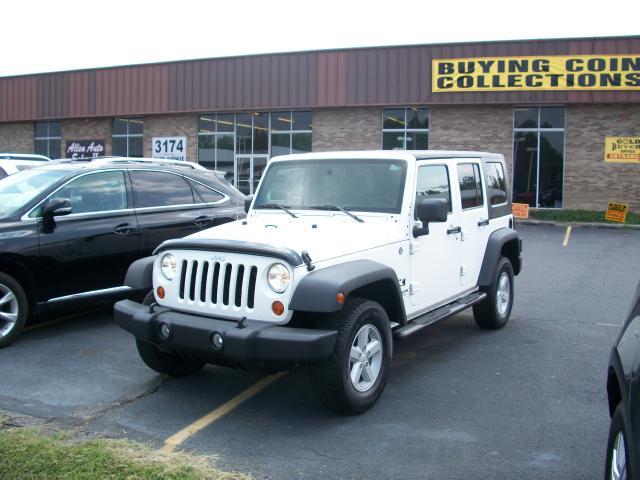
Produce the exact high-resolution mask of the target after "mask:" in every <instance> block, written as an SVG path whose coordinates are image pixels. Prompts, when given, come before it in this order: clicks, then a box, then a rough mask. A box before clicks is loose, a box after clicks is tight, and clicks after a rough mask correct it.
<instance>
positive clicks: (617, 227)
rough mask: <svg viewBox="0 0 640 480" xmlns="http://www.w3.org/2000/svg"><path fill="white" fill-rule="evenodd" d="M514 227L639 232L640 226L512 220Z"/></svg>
mask: <svg viewBox="0 0 640 480" xmlns="http://www.w3.org/2000/svg"><path fill="white" fill-rule="evenodd" d="M513 224H514V227H517V226H518V225H539V226H548V227H568V226H571V227H585V228H611V229H614V230H640V225H625V224H619V225H618V224H615V223H600V222H556V221H553V220H525V219H519V218H518V219H516V218H514V219H513Z"/></svg>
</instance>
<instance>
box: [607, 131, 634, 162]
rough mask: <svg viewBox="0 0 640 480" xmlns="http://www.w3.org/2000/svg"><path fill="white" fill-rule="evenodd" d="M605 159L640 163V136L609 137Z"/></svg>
mask: <svg viewBox="0 0 640 480" xmlns="http://www.w3.org/2000/svg"><path fill="white" fill-rule="evenodd" d="M604 161H605V162H608V163H640V137H607V138H606V139H605V141H604Z"/></svg>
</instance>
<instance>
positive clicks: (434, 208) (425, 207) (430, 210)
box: [413, 198, 449, 237]
mask: <svg viewBox="0 0 640 480" xmlns="http://www.w3.org/2000/svg"><path fill="white" fill-rule="evenodd" d="M416 213H417V217H418V219H419V220H420V221H421V222H422V228H420V227H413V236H414V237H419V236H421V235H428V234H429V223H431V222H446V221H447V216H448V215H449V202H447V201H446V200H445V199H444V198H423V199H422V200H420V201H419V202H418V204H417V205H416Z"/></svg>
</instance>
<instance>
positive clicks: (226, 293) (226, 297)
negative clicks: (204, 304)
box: [222, 263, 233, 305]
mask: <svg viewBox="0 0 640 480" xmlns="http://www.w3.org/2000/svg"><path fill="white" fill-rule="evenodd" d="M232 268H233V267H232V266H231V264H230V263H227V266H226V268H225V269H224V290H223V292H222V303H223V304H224V305H229V287H230V285H231V269H232Z"/></svg>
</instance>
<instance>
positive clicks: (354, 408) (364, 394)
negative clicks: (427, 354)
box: [311, 299, 393, 414]
mask: <svg viewBox="0 0 640 480" xmlns="http://www.w3.org/2000/svg"><path fill="white" fill-rule="evenodd" d="M327 323H329V325H328V327H329V328H335V329H336V330H338V338H337V340H336V346H335V349H334V352H333V355H332V356H331V358H330V359H329V360H328V361H327V362H325V363H322V364H320V365H316V366H314V367H313V368H312V371H311V376H312V381H313V385H314V387H315V390H316V392H317V393H318V396H319V397H320V399H321V401H322V402H323V403H324V404H325V406H326V407H327V408H329V409H330V410H333V411H335V412H338V413H347V414H355V413H361V412H364V411H365V410H367V409H368V408H370V407H371V406H373V404H374V403H375V402H376V401H377V400H378V398H379V397H380V395H381V394H382V391H383V390H384V387H385V385H386V383H387V379H388V377H389V371H390V367H391V355H392V348H393V347H392V339H391V327H390V325H389V317H388V316H387V313H386V312H385V310H384V309H383V308H382V307H381V306H380V304H378V303H376V302H373V301H370V300H364V299H350V300H349V301H347V303H346V304H345V306H344V307H343V309H342V311H340V312H339V313H338V314H336V315H334V316H332V317H331V318H330V319H329V320H328V322H327Z"/></svg>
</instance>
